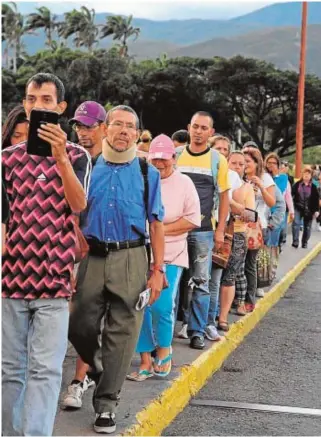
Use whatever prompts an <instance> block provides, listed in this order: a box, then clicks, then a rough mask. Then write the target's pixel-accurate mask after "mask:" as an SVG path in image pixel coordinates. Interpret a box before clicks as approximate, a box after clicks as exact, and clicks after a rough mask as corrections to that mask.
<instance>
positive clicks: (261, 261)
mask: <svg viewBox="0 0 321 437" xmlns="http://www.w3.org/2000/svg"><path fill="white" fill-rule="evenodd" d="M278 262H279V248H278V247H275V246H273V247H268V246H264V247H262V248H261V249H260V250H259V253H258V257H257V286H258V288H263V287H269V286H270V285H271V284H272V282H273V281H274V279H275V277H276V270H277V267H278Z"/></svg>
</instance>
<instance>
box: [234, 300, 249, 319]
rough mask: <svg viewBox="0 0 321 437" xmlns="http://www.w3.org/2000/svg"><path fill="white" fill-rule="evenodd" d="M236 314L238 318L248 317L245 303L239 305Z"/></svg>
mask: <svg viewBox="0 0 321 437" xmlns="http://www.w3.org/2000/svg"><path fill="white" fill-rule="evenodd" d="M236 314H237V315H238V316H246V314H247V311H246V307H245V304H244V303H242V304H239V305H238V306H237V309H236Z"/></svg>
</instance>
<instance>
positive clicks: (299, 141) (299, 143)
mask: <svg viewBox="0 0 321 437" xmlns="http://www.w3.org/2000/svg"><path fill="white" fill-rule="evenodd" d="M307 11H308V3H307V2H306V1H304V2H302V25H301V50H300V74H299V85H298V109H297V121H296V154H295V177H296V178H300V176H301V168H302V150H303V124H304V87H305V58H306V41H307Z"/></svg>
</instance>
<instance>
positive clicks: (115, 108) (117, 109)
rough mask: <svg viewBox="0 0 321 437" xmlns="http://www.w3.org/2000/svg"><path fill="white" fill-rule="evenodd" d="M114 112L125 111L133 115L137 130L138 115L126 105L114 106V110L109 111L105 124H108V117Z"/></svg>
mask: <svg viewBox="0 0 321 437" xmlns="http://www.w3.org/2000/svg"><path fill="white" fill-rule="evenodd" d="M115 111H125V112H130V113H131V114H133V115H134V116H135V119H136V128H137V129H139V118H138V115H137V113H136V111H135V110H134V109H133V108H131V107H130V106H127V105H118V106H115V107H114V108H112V109H110V110H109V111H108V112H107V115H106V124H108V123H109V119H110V116H111V114H112V113H113V112H115Z"/></svg>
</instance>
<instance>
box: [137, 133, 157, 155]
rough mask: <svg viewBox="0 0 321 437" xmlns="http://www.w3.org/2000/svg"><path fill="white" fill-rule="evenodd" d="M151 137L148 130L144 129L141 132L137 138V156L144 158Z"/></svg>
mask: <svg viewBox="0 0 321 437" xmlns="http://www.w3.org/2000/svg"><path fill="white" fill-rule="evenodd" d="M152 139H153V137H152V134H151V133H150V131H149V130H144V131H143V132H142V133H141V136H140V138H139V142H138V144H137V156H138V157H140V158H146V159H147V157H148V152H149V147H150V143H151V141H152Z"/></svg>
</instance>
